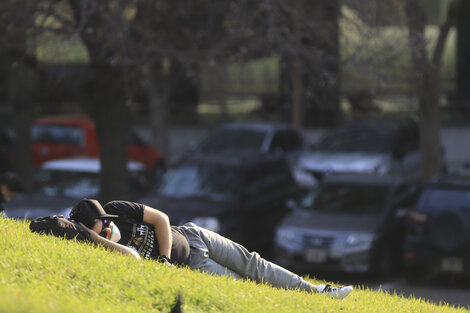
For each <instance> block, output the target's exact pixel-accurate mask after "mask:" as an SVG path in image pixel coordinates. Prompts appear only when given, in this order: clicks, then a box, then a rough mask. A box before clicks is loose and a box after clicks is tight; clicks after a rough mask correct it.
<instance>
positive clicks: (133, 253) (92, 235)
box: [79, 223, 140, 259]
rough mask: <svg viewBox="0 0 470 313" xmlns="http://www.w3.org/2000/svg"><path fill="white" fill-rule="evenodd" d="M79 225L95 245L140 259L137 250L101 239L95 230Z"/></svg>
mask: <svg viewBox="0 0 470 313" xmlns="http://www.w3.org/2000/svg"><path fill="white" fill-rule="evenodd" d="M79 224H80V225H81V226H82V227H83V228H85V230H87V231H88V232H89V233H90V239H91V240H92V241H93V242H94V243H97V244H99V245H101V246H103V247H105V248H106V249H108V250H110V251H117V252H119V253H122V254H126V255H131V256H133V257H134V258H136V259H140V255H139V253H137V251H135V250H133V249H131V248H129V247H126V246H124V245H121V244H119V243H116V242H113V241H111V240H108V239H106V238H103V237H101V236H100V235H98V234H97V233H96V232H95V231H94V230H92V229H90V228H88V227H86V226H85V225H84V224H83V223H79Z"/></svg>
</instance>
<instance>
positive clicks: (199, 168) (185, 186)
mask: <svg viewBox="0 0 470 313" xmlns="http://www.w3.org/2000/svg"><path fill="white" fill-rule="evenodd" d="M240 182H241V177H240V173H239V172H238V171H237V169H235V168H231V167H222V166H215V165H196V164H186V165H182V166H179V167H174V168H169V169H168V170H167V171H166V172H165V174H164V175H163V177H162V180H161V183H160V185H159V187H158V191H157V192H158V194H160V195H163V196H167V197H175V198H185V197H201V198H210V199H212V200H225V199H228V198H231V197H233V196H234V194H235V193H236V192H237V190H238V187H239V186H240Z"/></svg>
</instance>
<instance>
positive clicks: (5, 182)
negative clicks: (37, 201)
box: [0, 172, 23, 202]
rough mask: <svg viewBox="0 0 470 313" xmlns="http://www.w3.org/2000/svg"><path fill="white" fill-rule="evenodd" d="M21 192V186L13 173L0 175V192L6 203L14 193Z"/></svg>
mask: <svg viewBox="0 0 470 313" xmlns="http://www.w3.org/2000/svg"><path fill="white" fill-rule="evenodd" d="M22 191H23V185H22V184H21V181H20V179H19V178H18V176H17V175H16V174H15V173H13V172H5V173H3V174H1V175H0V192H1V193H2V196H3V199H5V201H6V202H8V201H10V200H11V199H12V198H13V196H14V195H15V194H16V193H18V192H22Z"/></svg>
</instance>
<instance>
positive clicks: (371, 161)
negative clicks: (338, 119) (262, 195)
mask: <svg viewBox="0 0 470 313" xmlns="http://www.w3.org/2000/svg"><path fill="white" fill-rule="evenodd" d="M330 173H373V174H379V175H388V174H397V175H403V174H406V175H407V176H415V177H417V176H418V174H419V127H418V124H417V123H415V122H413V121H408V120H407V121H374V122H360V123H351V124H348V125H345V126H342V127H338V128H334V129H332V130H330V131H327V132H326V133H325V134H324V135H323V136H322V137H321V138H320V139H319V141H318V142H317V143H316V144H314V145H313V149H312V151H307V152H305V153H303V154H302V155H301V156H300V158H299V160H298V162H297V164H296V166H295V169H294V178H295V179H296V181H297V183H298V184H299V185H301V186H303V187H305V188H311V187H313V186H314V185H315V184H317V183H318V182H319V181H320V180H321V179H322V178H323V177H324V176H325V175H327V174H330Z"/></svg>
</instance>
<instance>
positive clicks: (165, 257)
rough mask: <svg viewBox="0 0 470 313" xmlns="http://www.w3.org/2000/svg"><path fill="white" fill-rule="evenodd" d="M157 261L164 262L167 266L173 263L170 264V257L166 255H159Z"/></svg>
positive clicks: (171, 265)
mask: <svg viewBox="0 0 470 313" xmlns="http://www.w3.org/2000/svg"><path fill="white" fill-rule="evenodd" d="M157 261H158V262H159V263H163V264H165V265H166V266H168V267H174V265H173V264H171V261H170V259H169V258H168V257H167V256H166V255H160V256H159V257H158V258H157Z"/></svg>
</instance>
